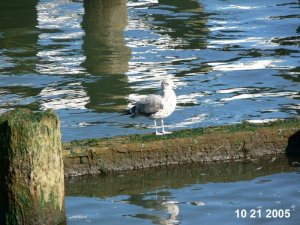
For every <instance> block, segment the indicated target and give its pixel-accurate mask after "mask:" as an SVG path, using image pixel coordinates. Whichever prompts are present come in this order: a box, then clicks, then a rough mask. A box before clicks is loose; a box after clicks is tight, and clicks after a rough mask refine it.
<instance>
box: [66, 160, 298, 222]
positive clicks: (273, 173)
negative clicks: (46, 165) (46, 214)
mask: <svg viewBox="0 0 300 225" xmlns="http://www.w3.org/2000/svg"><path fill="white" fill-rule="evenodd" d="M299 179H300V174H299V169H298V168H292V167H290V166H288V164H287V161H286V160H285V159H284V158H282V157H277V158H276V157H275V159H274V158H273V159H267V160H265V161H255V162H236V163H225V164H224V163H214V164H209V165H201V164H196V165H191V166H181V167H178V166H177V167H173V168H165V169H162V168H161V169H150V170H146V171H143V172H131V173H127V174H119V175H113V176H108V177H86V178H77V179H75V180H72V179H71V180H69V181H68V182H67V194H68V196H69V197H67V198H66V204H67V218H68V224H70V225H77V224H78V225H79V224H80V225H84V224H121V223H122V224H170V225H171V224H172V225H173V224H191V225H194V224H220V223H222V224H228V225H229V224H272V225H273V224H286V225H291V224H294V225H296V224H298V223H299V219H300V214H299V212H298V211H299V207H300V186H299ZM236 210H240V211H242V210H244V211H246V212H247V214H246V215H245V214H243V217H242V215H241V214H236ZM270 210H271V213H269V211H270ZM280 211H281V214H280ZM259 212H260V213H259ZM284 213H286V214H284ZM251 215H252V216H251ZM280 215H281V216H280ZM238 216H239V217H238ZM279 216H280V217H279Z"/></svg>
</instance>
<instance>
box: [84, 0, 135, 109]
mask: <svg viewBox="0 0 300 225" xmlns="http://www.w3.org/2000/svg"><path fill="white" fill-rule="evenodd" d="M126 3H127V1H123V0H89V1H84V16H83V21H82V28H83V30H84V32H85V36H84V38H83V41H84V43H83V52H84V55H85V57H86V59H85V61H84V62H83V63H82V66H83V67H85V68H86V71H87V72H88V73H89V74H91V75H94V76H95V77H94V78H93V82H87V83H85V84H84V86H85V87H86V90H87V92H88V95H89V96H90V102H89V103H88V104H87V105H86V107H87V108H90V109H95V110H97V111H99V112H115V111H118V109H122V110H123V109H124V108H126V105H127V102H126V99H125V96H128V94H129V92H130V89H129V86H128V82H127V77H126V76H125V73H126V72H127V71H128V62H129V60H130V59H131V49H130V48H129V47H127V46H126V42H125V38H124V29H125V27H126V25H127V22H128V15H127V5H126Z"/></svg>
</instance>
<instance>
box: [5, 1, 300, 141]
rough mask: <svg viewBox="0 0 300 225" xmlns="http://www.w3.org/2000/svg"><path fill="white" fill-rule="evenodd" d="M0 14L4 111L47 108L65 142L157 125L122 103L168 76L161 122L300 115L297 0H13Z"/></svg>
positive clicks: (173, 125) (175, 125)
mask: <svg viewBox="0 0 300 225" xmlns="http://www.w3.org/2000/svg"><path fill="white" fill-rule="evenodd" d="M0 15H1V17H2V19H1V22H0V62H1V65H0V113H1V112H5V111H7V110H10V109H13V108H16V107H29V108H31V109H33V110H45V109H47V108H54V109H56V111H57V113H58V115H59V116H60V120H61V124H62V133H63V140H64V141H70V140H74V139H82V138H88V137H109V136H114V135H126V134H131V133H150V132H153V124H152V121H151V120H147V119H145V118H135V119H131V118H129V117H128V116H127V115H123V113H124V111H125V110H126V108H127V107H128V103H129V99H130V98H132V97H134V96H135V95H143V94H149V93H159V89H160V85H159V84H160V81H161V80H162V79H163V78H166V77H168V78H171V79H173V80H174V82H175V83H176V85H177V86H178V89H177V90H176V93H177V95H178V107H177V109H176V111H175V112H174V113H173V114H172V115H171V116H170V117H169V118H167V119H166V121H165V122H166V125H167V127H168V129H169V130H177V129H184V128H190V127H205V126H209V125H213V126H214V125H220V124H231V123H236V122H241V121H243V120H249V121H254V122H257V121H266V120H272V119H277V118H288V117H295V116H298V115H299V90H300V86H299V24H300V19H299V2H298V1H296V0H264V1H257V0H254V1H250V2H249V1H242V0H231V1H221V0H201V1H200V0H199V1H194V0H160V1H157V0H143V1H142V0H140V1H128V2H126V1H123V0H122V1H121V0H113V1H110V2H106V1H103V2H102V3H101V1H98V0H91V1H85V2H82V1H61V0H40V1H35V0H30V1H26V3H24V2H23V1H21V0H18V1H16V2H3V3H1V9H0ZM9 15H14V17H11V16H9Z"/></svg>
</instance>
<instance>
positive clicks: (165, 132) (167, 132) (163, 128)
mask: <svg viewBox="0 0 300 225" xmlns="http://www.w3.org/2000/svg"><path fill="white" fill-rule="evenodd" d="M161 126H162V133H163V134H172V132H169V131H165V126H164V120H163V119H161Z"/></svg>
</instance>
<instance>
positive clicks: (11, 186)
mask: <svg viewBox="0 0 300 225" xmlns="http://www.w3.org/2000/svg"><path fill="white" fill-rule="evenodd" d="M64 198H65V192H64V171H63V158H62V149H61V132H60V123H59V120H58V117H57V116H56V114H55V113H54V111H52V110H47V111H46V112H31V111H30V110H25V109H17V110H13V111H10V112H7V113H5V114H3V115H2V116H1V117H0V224H1V225H2V224H4V225H50V224H51V225H62V224H66V217H65V200H64Z"/></svg>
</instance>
